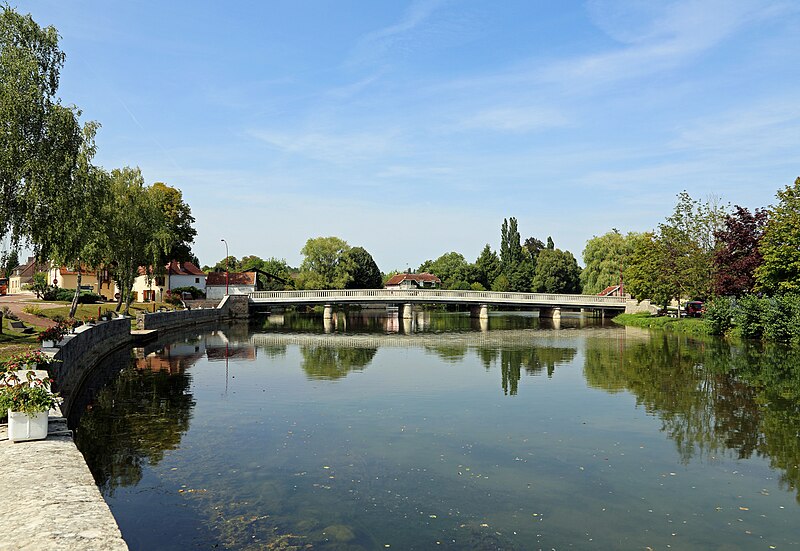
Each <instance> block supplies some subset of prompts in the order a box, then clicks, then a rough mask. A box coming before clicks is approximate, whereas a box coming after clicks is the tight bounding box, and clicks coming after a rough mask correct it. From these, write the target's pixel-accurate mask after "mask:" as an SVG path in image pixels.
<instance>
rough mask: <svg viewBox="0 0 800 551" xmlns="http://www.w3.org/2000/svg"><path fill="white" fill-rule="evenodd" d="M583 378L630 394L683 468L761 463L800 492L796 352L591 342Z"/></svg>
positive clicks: (656, 338) (672, 340)
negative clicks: (724, 458)
mask: <svg viewBox="0 0 800 551" xmlns="http://www.w3.org/2000/svg"><path fill="white" fill-rule="evenodd" d="M584 375H585V377H586V381H587V384H589V385H590V386H593V387H595V388H600V389H603V390H606V391H608V392H620V391H628V392H630V393H631V394H633V395H634V396H635V397H636V401H637V404H639V405H641V406H642V407H644V408H645V409H646V411H647V412H648V413H651V414H654V415H656V416H658V418H660V419H661V421H662V430H663V431H664V432H665V433H667V434H668V435H669V437H670V438H671V439H672V440H673V441H674V442H675V444H676V446H677V449H678V453H679V454H680V457H681V459H682V461H684V462H685V463H688V462H689V461H691V460H692V459H693V458H695V457H699V458H702V459H711V458H713V457H714V456H716V455H720V454H729V455H732V456H733V457H735V458H737V459H745V458H749V457H751V456H753V455H756V456H761V457H768V458H769V461H770V465H771V466H772V467H773V468H775V469H778V470H779V471H781V473H782V474H781V477H780V482H781V486H782V487H784V488H786V489H788V490H791V491H795V492H796V491H797V489H798V487H800V467H799V466H800V438H798V427H800V351H798V350H797V349H790V348H785V347H780V346H761V345H758V344H750V343H746V344H739V345H730V344H728V343H727V342H725V341H723V340H718V339H715V340H709V341H708V342H694V341H690V340H688V339H687V338H686V337H678V336H675V335H670V334H653V335H652V337H651V338H649V339H644V340H636V341H634V342H631V341H630V340H626V339H625V338H624V337H620V338H619V339H617V340H614V339H599V338H598V339H595V338H590V339H587V341H586V360H585V364H584ZM797 499H798V501H800V493H798V494H797Z"/></svg>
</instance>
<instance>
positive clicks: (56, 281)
mask: <svg viewBox="0 0 800 551" xmlns="http://www.w3.org/2000/svg"><path fill="white" fill-rule="evenodd" d="M80 274H81V288H82V289H83V290H85V291H91V292H93V293H96V294H98V295H101V296H104V297H106V298H107V299H112V298H114V296H115V295H116V293H117V291H118V289H117V285H116V283H114V281H113V280H112V279H111V273H110V272H109V271H108V270H106V269H100V270H95V269H90V268H89V267H88V266H82V267H81V270H80ZM31 277H32V276H31ZM47 282H48V284H50V285H55V286H56V287H61V288H62V289H74V288H75V287H77V285H78V269H77V267H76V266H51V267H50V269H49V270H48V271H47Z"/></svg>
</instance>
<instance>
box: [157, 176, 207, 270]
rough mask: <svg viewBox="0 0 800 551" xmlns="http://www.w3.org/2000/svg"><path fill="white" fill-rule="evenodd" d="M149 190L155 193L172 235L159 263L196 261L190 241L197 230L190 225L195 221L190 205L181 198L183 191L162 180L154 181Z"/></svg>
mask: <svg viewBox="0 0 800 551" xmlns="http://www.w3.org/2000/svg"><path fill="white" fill-rule="evenodd" d="M151 192H152V193H153V194H154V195H155V198H156V202H157V203H158V204H159V206H160V207H161V211H162V212H163V213H164V216H165V217H166V220H167V223H168V224H169V225H170V226H171V230H170V231H171V232H172V234H173V235H174V243H173V244H172V246H171V247H170V248H169V250H168V251H166V252H165V253H164V255H163V257H162V259H161V260H162V261H161V262H160V264H166V263H167V262H169V261H171V260H177V261H178V262H195V263H196V261H197V259H196V258H195V256H194V254H193V253H192V243H194V238H195V237H196V236H197V230H195V229H194V227H193V226H192V224H194V221H195V220H194V216H192V209H191V207H190V206H189V205H188V203H186V202H185V201H184V200H183V193H182V192H181V190H179V189H177V188H174V187H172V186H168V185H167V184H165V183H163V182H156V183H154V184H153V185H152V186H151Z"/></svg>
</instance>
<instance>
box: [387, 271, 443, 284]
mask: <svg viewBox="0 0 800 551" xmlns="http://www.w3.org/2000/svg"><path fill="white" fill-rule="evenodd" d="M403 281H421V282H427V283H441V282H442V280H441V279H439V278H438V277H436V276H435V275H433V274H429V273H426V272H423V273H421V274H409V273H402V274H395V275H393V276H392V277H391V278H389V281H387V282H386V285H400V283H401V282H403Z"/></svg>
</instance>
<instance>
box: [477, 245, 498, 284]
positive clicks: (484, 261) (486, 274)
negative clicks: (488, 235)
mask: <svg viewBox="0 0 800 551" xmlns="http://www.w3.org/2000/svg"><path fill="white" fill-rule="evenodd" d="M498 275H500V259H499V258H498V257H497V253H496V252H494V251H493V250H492V249H491V247H489V244H488V243H487V244H486V246H485V247H483V250H482V251H481V254H480V255H479V256H478V258H477V260H475V277H476V281H475V282H474V283H480V284H481V285H482V286H483V288H484V289H490V288H491V287H492V283H493V282H494V280H495V279H496V278H497V276H498Z"/></svg>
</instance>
